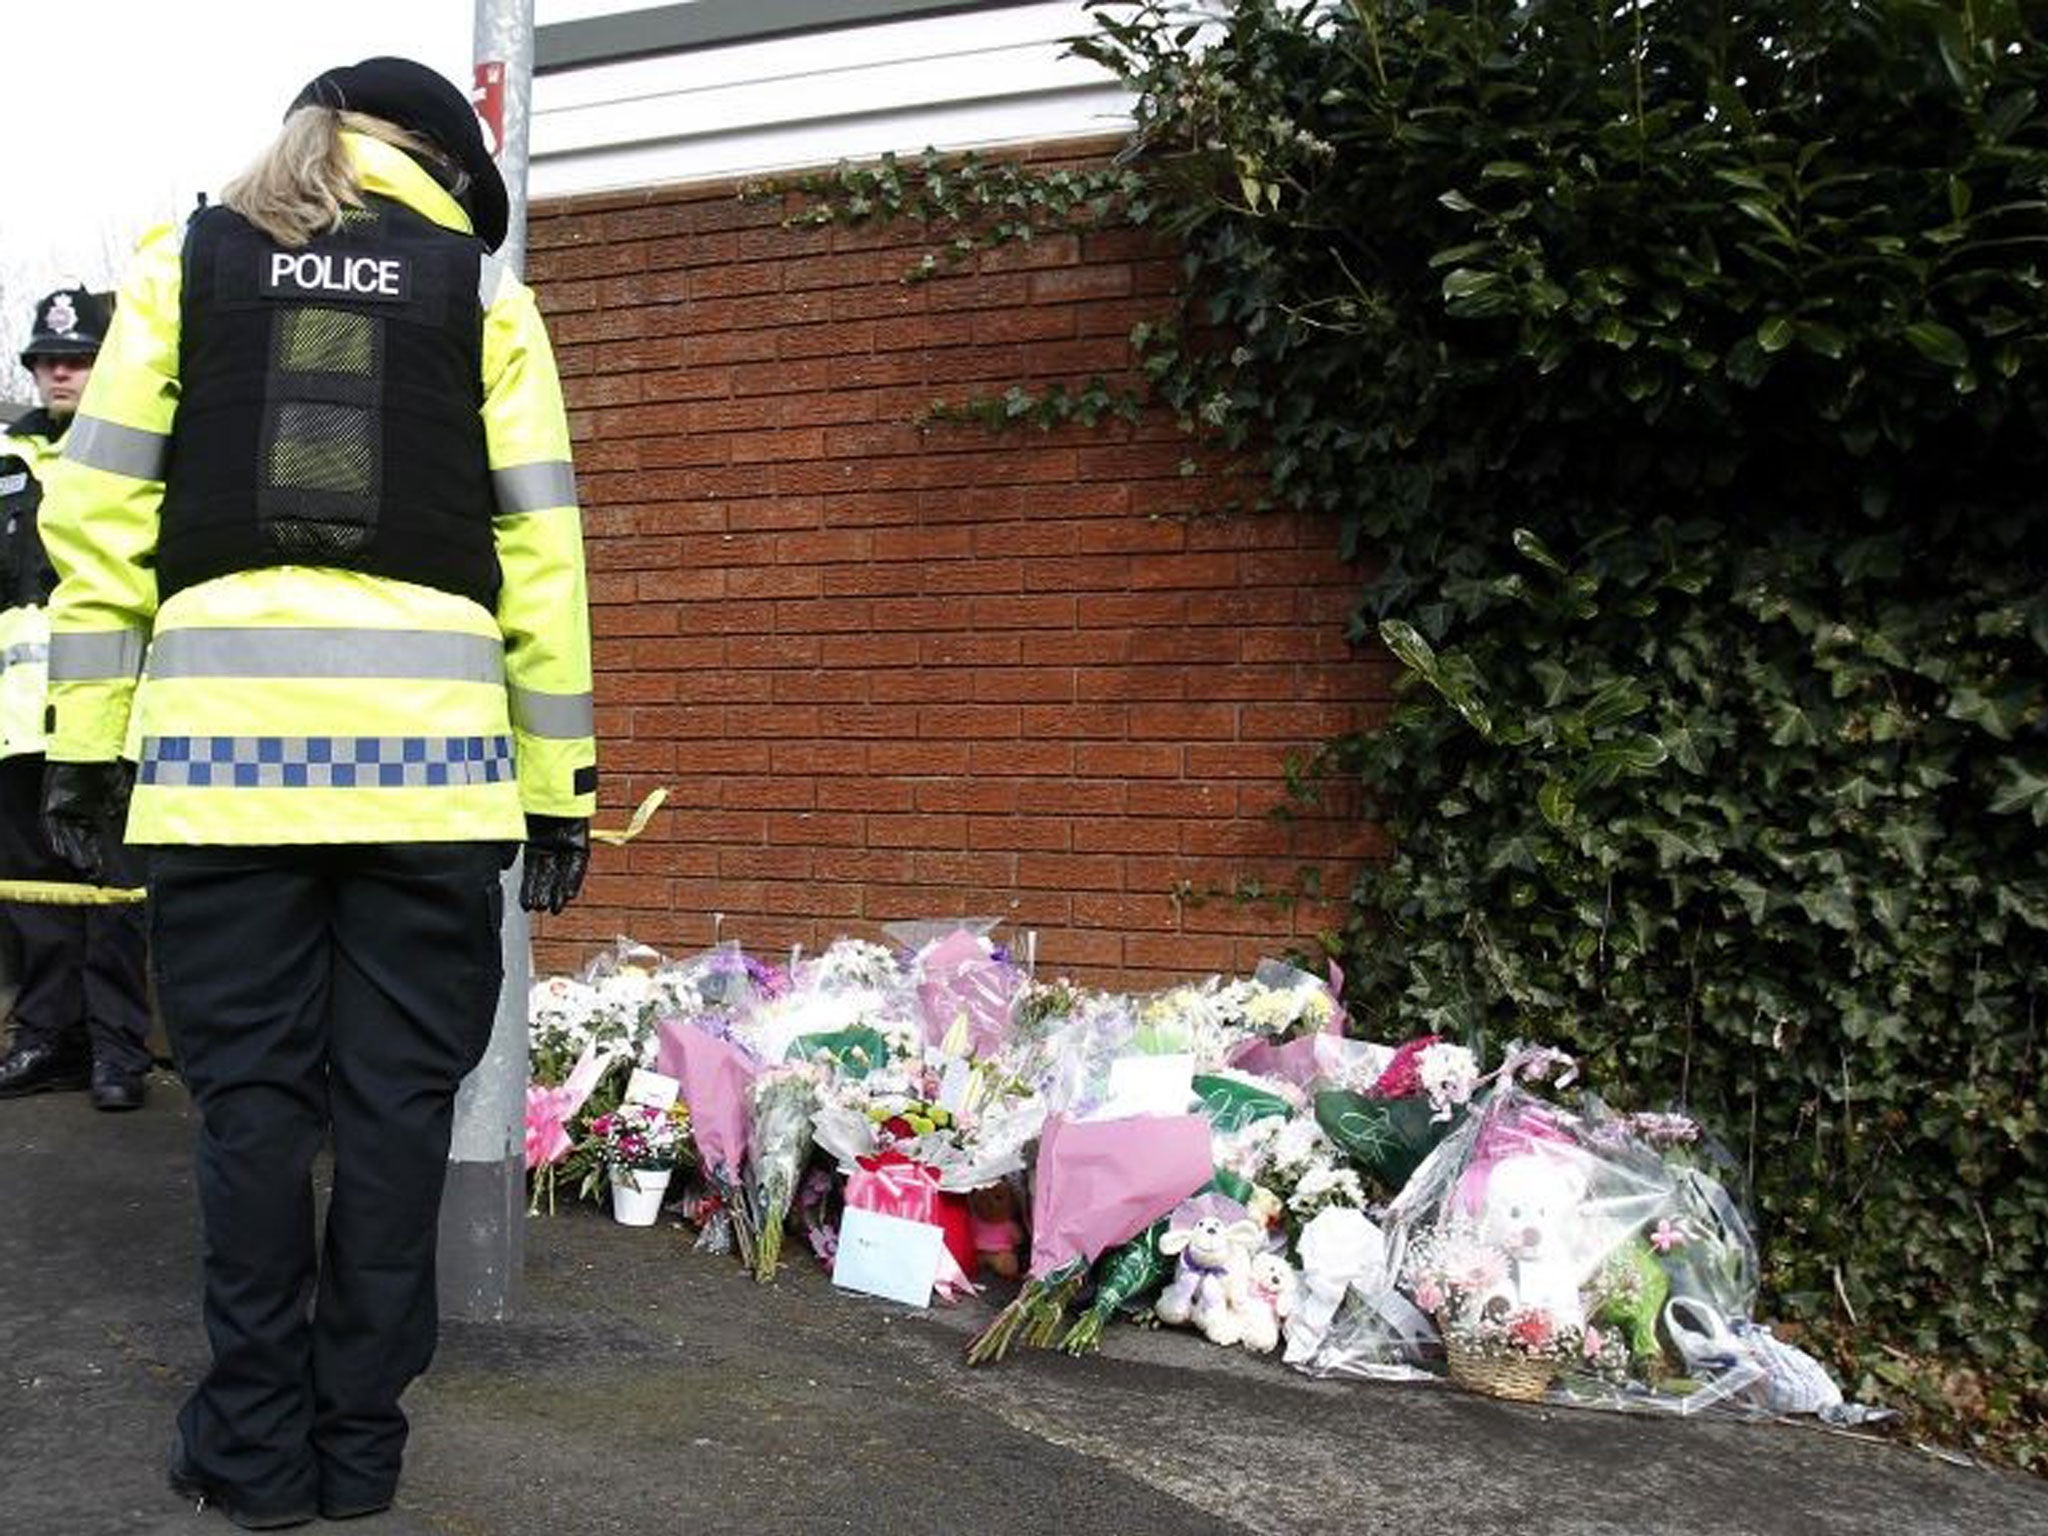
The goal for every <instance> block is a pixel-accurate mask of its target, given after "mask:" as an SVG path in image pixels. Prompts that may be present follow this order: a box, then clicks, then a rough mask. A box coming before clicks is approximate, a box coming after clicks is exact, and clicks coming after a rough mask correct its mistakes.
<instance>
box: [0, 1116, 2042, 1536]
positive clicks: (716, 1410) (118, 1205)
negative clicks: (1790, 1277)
mask: <svg viewBox="0 0 2048 1536" xmlns="http://www.w3.org/2000/svg"><path fill="white" fill-rule="evenodd" d="M192 1129H193V1121H192V1116H191V1112H190V1108H189V1106H188V1104H187V1103H186V1101H185V1099H184V1096H183V1094H182V1093H181V1092H180V1091H179V1089H178V1088H177V1086H176V1084H175V1083H172V1082H169V1081H168V1080H162V1079H160V1080H159V1081H158V1083H157V1085H156V1088H155V1091H154V1094H153V1096H152V1098H151V1100H150V1104H149V1106H148V1108H146V1109H145V1110H143V1111H141V1112H140V1113H138V1114H134V1115H128V1116H106V1115H95V1114H94V1113H93V1112H92V1110H91V1109H90V1107H89V1106H88V1104H87V1103H86V1100H85V1098H84V1096H83V1095H81V1094H64V1095H56V1096H47V1097H43V1098H37V1099H28V1100H17V1101H12V1102H0V1536H132V1533H149V1536H210V1533H213V1532H217V1531H226V1530H228V1529H230V1527H229V1526H228V1525H227V1524H226V1523H225V1522H224V1521H223V1520H222V1519H221V1518H220V1517H219V1516H218V1515H216V1514H214V1513H211V1512H208V1513H206V1514H203V1515H195V1514H194V1513H193V1512H192V1510H191V1508H190V1507H189V1506H187V1505H183V1504H180V1503H179V1502H178V1501H177V1500H176V1499H174V1498H173V1497H172V1496H171V1495H170V1494H169V1493H168V1492H167V1491H166V1490H165V1489H164V1487H163V1483H162V1472H161V1469H162V1464H163V1452H164V1447H165V1444H166V1440H167V1436H168V1432H169V1427H170V1422H171V1414H172V1411H173V1409H174V1407H175V1406H176V1404H177V1402H178V1400H179V1398H180V1397H181V1395H182V1394H183V1391H184V1390H185V1386H186V1383H187V1382H188V1381H189V1380H190V1379H191V1377H192V1376H193V1375H194V1373H195V1372H196V1371H197V1370H198V1369H199V1367H200V1365H201V1363H202V1361H203V1358H204V1349H205V1345H204V1339H203V1336H202V1335H201V1333H200V1329H199V1323H198V1316H197V1305H196V1279H197V1263H198V1260H197V1234H196V1230H195V1217H194V1214H193V1200H192V1194H191V1188H190V1172H189V1170H190V1142H191V1136H192ZM793 1246H794V1244H792V1247H793ZM793 1256H794V1257H795V1259H796V1260H797V1262H794V1263H791V1264H788V1265H786V1266H785V1269H784V1272H783V1278H782V1279H780V1280H779V1281H778V1282H777V1283H776V1284H775V1285H773V1286H770V1287H762V1286H757V1285H756V1284H754V1282H753V1281H752V1280H750V1279H748V1278H747V1277H746V1276H744V1275H743V1274H742V1273H741V1272H740V1270H739V1268H738V1266H737V1265H736V1264H735V1263H734V1262H733V1261H732V1260H731V1259H729V1258H712V1257H707V1256H703V1255H698V1254H694V1253H691V1252H690V1251H688V1242H687V1239H686V1237H685V1236H684V1235H683V1234H681V1233H680V1232H678V1231H676V1230H673V1229H663V1230H655V1231H646V1230H637V1229H629V1228H624V1227H620V1226H617V1225H615V1224H614V1223H612V1222H611V1221H610V1220H608V1219H607V1218H605V1217H603V1216H601V1215H599V1214H597V1213H595V1212H593V1211H589V1210H585V1209H577V1210H574V1211H565V1212H564V1213H563V1214H561V1215H559V1216H556V1217H554V1218H551V1219H542V1220H536V1221H535V1222H533V1223H532V1224H531V1226H530V1228H529V1233H528V1261H527V1272H526V1288H525V1296H524V1302H523V1306H522V1308H521V1311H520V1315H519V1316H518V1317H517V1319H516V1320H515V1321H512V1322H510V1323H504V1324H457V1323H451V1324H449V1325H447V1326H445V1327H444V1329H443V1331H442V1342H441V1352H440V1357H439V1359H438V1360H437V1362H436V1364H435V1367H434V1370H433V1371H432V1372H431V1373H430V1374H429V1375H428V1376H427V1377H425V1378H424V1379H423V1380H422V1381H421V1382H420V1383H419V1384H418V1385H417V1386H415V1387H414V1389H413V1391H412V1393H411V1394H410V1395H409V1396H408V1398H407V1406H408V1408H409V1410H410V1411H411V1413H412V1417H413V1440H412V1450H411V1453H410V1456H409V1459H408V1463H407V1479H406V1483H405V1486H404V1488H403V1490H402V1493H401V1498H400V1505H399V1507H398V1508H397V1509H396V1510H395V1511H394V1512H393V1513H391V1514H389V1515H385V1516H379V1517H374V1518H371V1519H367V1520H360V1521H354V1522H351V1523H350V1524H349V1525H348V1526H346V1527H342V1526H336V1527H332V1528H333V1529H336V1530H341V1529H347V1530H349V1531H351V1532H353V1533H356V1536H425V1533H432V1536H527V1533H534V1536H541V1533H548V1536H604V1533H613V1532H618V1533H625V1532H636V1533H637V1532H643V1531H650V1530H661V1531H672V1532H679V1533H685V1536H694V1533H699V1532H702V1533H711V1532H723V1531H727V1530H736V1529H737V1530H747V1531H757V1532H767V1533H783V1532H788V1533H809V1532H833V1531H861V1532H877V1531H881V1532H897V1533H905V1532H910V1533H921V1532H924V1531H927V1530H930V1531H935V1532H936V1531H956V1530H964V1531H971V1532H973V1533H975V1536H1026V1533H1039V1532H1054V1531H1057V1532H1062V1533H1075V1536H1088V1533H1094V1532H1105V1533H1106V1532H1116V1533H1119V1536H1141V1533H1148V1532H1153V1531H1162V1532H1163V1531H1174V1532H1180V1533H1187V1536H1209V1533H1217V1536H1222V1533H1241V1532H1257V1533H1272V1536H1315V1533H1322V1532H1331V1533H1336V1532H1345V1533H1378V1532H1387V1533H1400V1536H1429V1533H1435V1532H1452V1531H1456V1532H1461V1533H1471V1536H1494V1533H1501V1536H1506V1533H1510V1532H1513V1533H1518V1536H1592V1533H1617V1536H1619V1533H1627V1536H1664V1533H1671V1536H1680V1533H1695V1532H1697V1533H1759V1536H1762V1533H1778V1532H1785V1533H1793V1532H1797V1533H1802V1536H1805V1533H1812V1536H1868V1533H1875V1532H1886V1533H1891V1532H1899V1533H1926V1536H1937V1533H1938V1536H1949V1533H1954V1536H1994V1533H1996V1536H2026V1533H2036V1532H2038V1533H2044V1536H2048V1482H2043V1481H2039V1480H2034V1479H2029V1478H2025V1477H2022V1476H2019V1475H2016V1474H2007V1473H1996V1472H1987V1471H1983V1470H1980V1469H1975V1468H1969V1467H1959V1466H1954V1465H1949V1464H1946V1463H1944V1462H1943V1461H1941V1460H1938V1459H1936V1458H1934V1457H1931V1456H1928V1455H1925V1454H1923V1453H1919V1452H1916V1451H1914V1450H1912V1449H1910V1448H1906V1447H1901V1446H1895V1445H1889V1444H1880V1443H1869V1442H1866V1441H1863V1440H1859V1439H1854V1438H1850V1437H1845V1436H1840V1435H1833V1434H1828V1433H1825V1432H1822V1431H1818V1430H1815V1429H1811V1428H1799V1427H1792V1426H1785V1425H1774V1424H1754V1423H1739V1422H1733V1421H1725V1420H1713V1421H1673V1420H1664V1419H1640V1418H1622V1417H1616V1416H1611V1415H1605V1414H1592V1413H1575V1412H1570V1411H1559V1410H1553V1409H1545V1408H1524V1407H1516V1406H1510V1405H1505V1404H1497V1403H1491V1402H1487V1401H1483V1400H1480V1399H1476V1398H1472V1397H1467V1396H1464V1395H1462V1394H1459V1393H1456V1392H1452V1391H1450V1390H1447V1389H1444V1388H1440V1387H1435V1386H1402V1387H1396V1386H1383V1385H1378V1384H1373V1383H1359V1382H1315V1381H1310V1380H1307V1379H1306V1378H1303V1377H1301V1376H1299V1375H1297V1374H1295V1373H1294V1372H1291V1371H1289V1370H1286V1369H1285V1368H1283V1367H1281V1366H1279V1365H1278V1364H1276V1363H1274V1362H1272V1361H1266V1360H1256V1359H1253V1358H1252V1357H1250V1356H1248V1355H1246V1354H1244V1353H1243V1352H1242V1351H1225V1350H1219V1349H1215V1348H1212V1347H1210V1346H1208V1345H1206V1344H1203V1343H1201V1342H1199V1341H1198V1340H1196V1339H1195V1338H1194V1337H1193V1336H1192V1335H1187V1334H1179V1333H1171V1332H1160V1333H1145V1332H1142V1331H1140V1330H1136V1329H1130V1328H1123V1329H1116V1330H1112V1331H1111V1333H1110V1335H1109V1340H1108V1344H1107V1347H1106V1349H1105V1351H1104V1354H1103V1356H1102V1357H1100V1358H1095V1359H1086V1360H1071V1359H1068V1358H1066V1357H1065V1356H1060V1355H1048V1354H1027V1355H1022V1356H1013V1357H1012V1359H1011V1360H1009V1361H1007V1362H1005V1363H1003V1364H1000V1365H997V1366H993V1367H988V1368H984V1369H980V1370H974V1371H970V1370H968V1369H967V1368H966V1367H965V1366H964V1365H962V1363H961V1360H960V1354H961V1348H962V1345H963V1343H964V1341H965V1339H966V1337H967V1336H968V1335H969V1333H970V1332H971V1331H972V1330H973V1329H974V1328H976V1327H978V1326H979V1324H980V1323H981V1322H982V1321H984V1320H985V1319H986V1317H987V1315H988V1314H987V1310H986V1308H985V1307H983V1306H981V1305H980V1304H978V1303H975V1304H970V1305H968V1306H966V1307H963V1308H959V1309H956V1310H952V1311H946V1310H937V1311H934V1312H931V1313H929V1314H926V1313H918V1312H914V1311H909V1310H906V1309H904V1308H900V1307H894V1306H890V1305H888V1304H884V1303H880V1302H874V1301H869V1300H866V1299H864V1298H860V1297H855V1296H851V1295H846V1294H843V1293H840V1292H837V1291H835V1290H834V1289H833V1288H832V1287H831V1285H830V1284H829V1283H827V1282H826V1281H825V1280H824V1278H823V1277H822V1276H821V1275H820V1274H819V1272H818V1271H817V1269H816V1267H815V1266H814V1265H812V1264H811V1263H810V1261H809V1260H808V1258H807V1257H805V1256H804V1255H802V1254H801V1253H797V1254H794V1255H793ZM328 1528H329V1527H326V1526H316V1527H311V1528H310V1529H314V1530H324V1529H328Z"/></svg>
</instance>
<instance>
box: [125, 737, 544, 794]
mask: <svg viewBox="0 0 2048 1536" xmlns="http://www.w3.org/2000/svg"><path fill="white" fill-rule="evenodd" d="M511 777H512V738H511V737H510V736H145V737H144V738H143V740H142V774H141V778H142V782H143V783H144V784H161V785H165V786H167V787H170V788H174V789H453V788H457V787H460V786H463V785H469V784H500V783H503V782H505V781H506V780H508V779H510V778H511Z"/></svg>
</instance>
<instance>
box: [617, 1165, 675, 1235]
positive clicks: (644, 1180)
mask: <svg viewBox="0 0 2048 1536" xmlns="http://www.w3.org/2000/svg"><path fill="white" fill-rule="evenodd" d="M670 1172H671V1170H670V1169H667V1168H618V1169H614V1170H613V1172H612V1215H613V1216H614V1217H615V1218H617V1220H618V1221H619V1223H620V1224H621V1225H622V1226H628V1227H651V1226H653V1225H654V1222H655V1218H656V1217H658V1216H659V1215H660V1214H661V1201H662V1197H663V1196H664V1195H666V1194H667V1193H668V1176H669V1173H670Z"/></svg>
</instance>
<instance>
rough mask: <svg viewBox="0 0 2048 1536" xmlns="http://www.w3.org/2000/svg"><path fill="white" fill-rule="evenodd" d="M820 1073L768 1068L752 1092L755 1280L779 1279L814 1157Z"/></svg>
mask: <svg viewBox="0 0 2048 1536" xmlns="http://www.w3.org/2000/svg"><path fill="white" fill-rule="evenodd" d="M818 1076H819V1074H818V1070H817V1068H815V1067H813V1066H811V1065H809V1064H808V1063H803V1062H795V1063H785V1064H784V1065H782V1066H779V1067H769V1068H767V1069H765V1070H764V1071H762V1072H761V1073H760V1074H759V1075H758V1076H757V1077H755V1078H754V1080H753V1083H752V1084H751V1086H750V1089H749V1096H748V1103H749V1111H750V1116H749V1121H748V1129H747V1160H748V1163H749V1166H750V1167H751V1170H752V1180H751V1183H750V1185H749V1188H748V1194H749V1197H750V1201H751V1204H752V1208H753V1220H754V1233H755V1237H754V1278H755V1279H756V1280H759V1281H761V1282H762V1283H763V1284H766V1283H767V1282H768V1281H770V1280H773V1279H774V1278H775V1268H776V1265H777V1263H778V1262H779V1261H780V1260H781V1257H782V1229H783V1225H784V1223H785V1222H787V1220H788V1219H789V1213H790V1206H791V1204H792V1202H794V1200H795V1198H796V1190H797V1181H798V1180H799V1179H800V1178H801V1177H802V1175H803V1170H804V1160H805V1159H806V1158H808V1157H809V1156H810V1153H811V1114H812V1111H813V1110H814V1109H815V1108H816V1106H817V1102H818Z"/></svg>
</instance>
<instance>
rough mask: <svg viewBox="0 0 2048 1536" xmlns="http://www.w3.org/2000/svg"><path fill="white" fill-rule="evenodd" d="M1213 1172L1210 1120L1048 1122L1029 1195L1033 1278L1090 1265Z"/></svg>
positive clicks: (1174, 1117) (1055, 1117)
mask: <svg viewBox="0 0 2048 1536" xmlns="http://www.w3.org/2000/svg"><path fill="white" fill-rule="evenodd" d="M1213 1171H1214V1167H1213V1164H1212V1163H1211V1160H1210V1151H1209V1122H1208V1121H1207V1120H1205V1119H1204V1118H1203V1117H1202V1116H1200V1115H1138V1116H1134V1117H1132V1118H1131V1119H1128V1120H1093V1121H1077V1120H1070V1119H1068V1118H1067V1117H1066V1116H1065V1115H1052V1116H1050V1117H1048V1118H1047V1120H1046V1122H1045V1130H1044V1131H1043V1132H1042V1133H1041V1135H1040V1137H1039V1142H1038V1168H1037V1172H1036V1173H1035V1174H1034V1176H1033V1186H1032V1194H1031V1273H1032V1275H1034V1276H1036V1277H1039V1278H1043V1277H1044V1276H1046V1275H1049V1274H1051V1273H1052V1272H1053V1271H1054V1270H1055V1269H1058V1268H1059V1267H1060V1266H1061V1265H1062V1264H1065V1263H1066V1262H1068V1261H1069V1260H1070V1259H1077V1258H1085V1259H1089V1260H1091V1261H1092V1260H1093V1259H1094V1258H1095V1256H1096V1255H1097V1254H1099V1253H1101V1252H1102V1251H1103V1250H1104V1249H1107V1248H1114V1247H1115V1246H1116V1245H1117V1244H1118V1243H1121V1242H1124V1241H1126V1240H1128V1239H1130V1238H1133V1237H1136V1236H1137V1235H1138V1234H1139V1233H1140V1232H1142V1231H1144V1230H1145V1228H1147V1227H1149V1226H1150V1225H1151V1224H1152V1223H1153V1222H1155V1221H1157V1220H1158V1219H1159V1218H1160V1217H1161V1216H1164V1215H1165V1214H1166V1213H1167V1212H1168V1211H1170V1210H1172V1209H1173V1208H1174V1206H1175V1205H1177V1204H1179V1203H1180V1201H1182V1200H1184V1199H1186V1198H1187V1197H1188V1196H1189V1195H1191V1194H1193V1193H1194V1192H1195V1191H1196V1190H1198V1189H1200V1188H1201V1187H1202V1186H1203V1185H1204V1184H1206V1183H1208V1182H1209V1178H1210V1175H1211V1174H1212V1173H1213Z"/></svg>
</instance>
